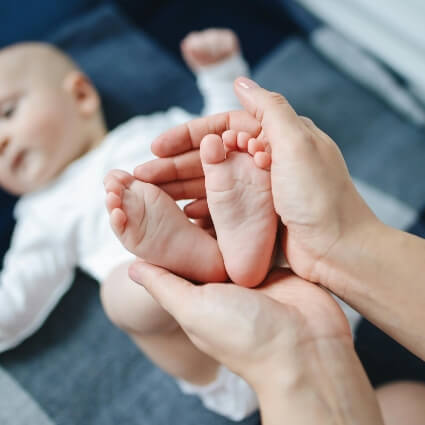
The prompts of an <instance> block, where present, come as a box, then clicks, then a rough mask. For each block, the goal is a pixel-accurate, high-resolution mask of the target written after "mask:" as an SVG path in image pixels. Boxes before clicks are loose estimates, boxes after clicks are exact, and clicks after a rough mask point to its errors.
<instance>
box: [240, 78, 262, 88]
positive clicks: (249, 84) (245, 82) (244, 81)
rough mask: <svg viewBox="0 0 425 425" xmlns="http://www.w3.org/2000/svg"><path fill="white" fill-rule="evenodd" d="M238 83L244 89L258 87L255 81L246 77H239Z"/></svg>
mask: <svg viewBox="0 0 425 425" xmlns="http://www.w3.org/2000/svg"><path fill="white" fill-rule="evenodd" d="M237 83H238V85H239V86H241V87H242V88H244V89H254V88H257V87H260V86H259V85H258V84H257V83H256V82H255V81H252V80H250V79H249V78H246V77H240V78H238V81H237Z"/></svg>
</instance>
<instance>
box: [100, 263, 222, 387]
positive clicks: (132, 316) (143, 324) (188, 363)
mask: <svg viewBox="0 0 425 425" xmlns="http://www.w3.org/2000/svg"><path fill="white" fill-rule="evenodd" d="M128 266H129V264H122V265H120V266H118V267H117V268H116V269H115V270H113V271H112V272H111V273H110V275H109V276H108V277H107V278H106V280H105V281H104V282H103V283H102V285H101V299H102V304H103V307H104V309H105V312H106V314H107V315H108V317H109V318H110V320H111V321H112V322H113V323H114V324H115V325H116V326H118V327H119V328H120V329H122V330H123V331H125V332H126V333H127V334H128V335H129V336H130V337H131V338H132V339H133V341H134V342H135V343H136V345H137V346H138V347H139V348H140V349H141V350H142V351H143V352H144V353H145V354H146V355H147V356H148V357H149V358H150V359H151V360H152V361H153V362H154V363H155V364H156V365H157V366H159V367H160V368H161V369H163V370H164V371H165V372H167V373H169V374H170V375H172V376H174V377H177V378H180V379H184V380H185V381H188V382H190V383H192V384H195V385H206V384H208V383H210V382H211V381H213V380H214V379H215V377H216V374H217V371H218V364H217V362H216V361H215V360H213V359H211V358H210V357H209V356H207V355H206V354H205V353H203V352H201V351H199V350H198V349H197V348H196V347H195V346H194V345H193V344H192V342H191V341H190V340H189V338H188V337H187V335H186V334H185V333H184V332H183V331H182V329H181V328H180V327H179V326H178V324H177V322H176V321H175V320H174V319H173V318H172V317H171V316H170V315H169V314H168V313H167V312H166V311H165V310H163V309H162V307H160V305H159V304H158V303H157V302H156V301H155V300H154V299H153V298H152V297H151V296H150V295H149V294H148V293H147V292H146V290H145V289H144V288H143V287H142V286H140V285H137V284H135V283H134V282H132V281H131V280H130V278H129V277H128V272H127V270H128Z"/></svg>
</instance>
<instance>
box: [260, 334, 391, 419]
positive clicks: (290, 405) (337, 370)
mask: <svg viewBox="0 0 425 425" xmlns="http://www.w3.org/2000/svg"><path fill="white" fill-rule="evenodd" d="M298 361H299V362H298V365H297V366H295V367H293V368H291V372H290V373H292V376H291V377H289V378H288V376H287V375H288V374H287V373H284V372H282V373H279V371H278V370H275V371H274V373H273V371H272V373H270V376H268V377H266V378H265V379H266V380H267V381H266V382H265V383H260V384H259V386H258V387H257V392H258V397H259V401H260V410H261V416H262V423H263V424H264V425H281V424H283V423H290V424H294V425H295V424H300V425H301V424H306V425H309V424H314V425H320V424H326V425H329V424H338V425H342V424H344V425H345V424H362V425H382V424H383V422H382V418H381V413H380V410H379V407H378V404H377V400H376V397H375V393H374V391H373V389H372V387H371V385H370V383H369V381H368V379H367V377H366V374H365V372H364V370H363V368H362V366H361V364H360V361H359V359H358V357H357V356H356V354H355V352H354V349H353V347H352V345H351V343H347V344H341V341H334V340H324V341H319V342H318V343H314V345H312V347H308V348H306V347H303V352H302V353H301V355H299V356H298ZM275 369H276V368H275ZM295 371H298V373H296V372H295Z"/></svg>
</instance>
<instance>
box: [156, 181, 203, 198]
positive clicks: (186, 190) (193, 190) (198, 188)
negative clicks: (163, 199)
mask: <svg viewBox="0 0 425 425" xmlns="http://www.w3.org/2000/svg"><path fill="white" fill-rule="evenodd" d="M160 188H161V189H162V190H163V191H164V192H167V193H168V194H169V195H170V196H171V197H172V198H173V199H174V200H176V201H179V200H180V199H199V198H205V179H204V177H201V178H198V179H191V180H181V181H175V182H170V183H164V184H161V185H160Z"/></svg>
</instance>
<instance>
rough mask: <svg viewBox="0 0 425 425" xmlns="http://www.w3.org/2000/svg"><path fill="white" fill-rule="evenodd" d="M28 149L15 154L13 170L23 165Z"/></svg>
mask: <svg viewBox="0 0 425 425" xmlns="http://www.w3.org/2000/svg"><path fill="white" fill-rule="evenodd" d="M26 154H27V153H26V150H25V149H24V150H22V151H19V152H18V153H16V154H15V156H14V158H13V160H12V170H13V171H16V170H17V169H18V168H20V167H21V165H22V163H23V162H24V159H25V156H26Z"/></svg>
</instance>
